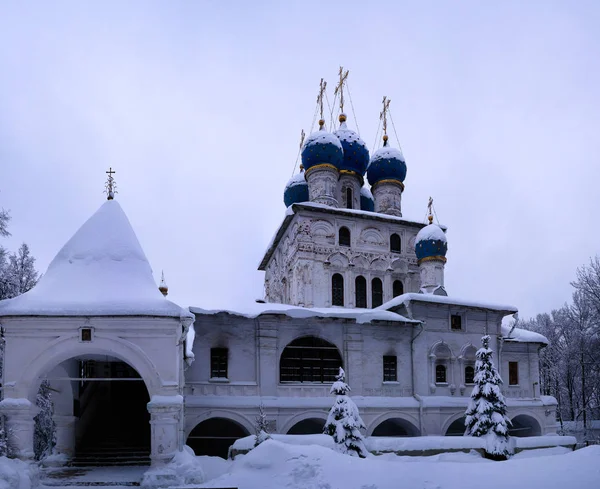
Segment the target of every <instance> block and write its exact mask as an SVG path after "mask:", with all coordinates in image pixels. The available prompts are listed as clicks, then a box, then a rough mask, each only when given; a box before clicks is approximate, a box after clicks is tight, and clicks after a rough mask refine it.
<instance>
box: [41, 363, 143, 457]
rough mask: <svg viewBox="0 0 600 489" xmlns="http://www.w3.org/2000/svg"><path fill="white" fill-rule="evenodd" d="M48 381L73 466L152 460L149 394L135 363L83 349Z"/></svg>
mask: <svg viewBox="0 0 600 489" xmlns="http://www.w3.org/2000/svg"><path fill="white" fill-rule="evenodd" d="M44 380H47V381H48V383H49V386H50V390H51V393H52V394H51V395H52V397H53V399H54V400H55V410H54V418H55V421H56V429H57V433H56V435H57V436H56V443H57V448H58V449H59V450H58V451H59V452H61V453H65V454H67V455H69V456H70V457H73V458H74V460H73V462H72V463H73V465H98V464H100V465H112V464H117V463H118V464H127V463H131V464H133V463H135V464H145V463H149V462H150V459H149V456H150V438H151V429H150V413H149V412H148V409H147V404H148V402H149V401H150V396H149V393H148V389H147V388H146V384H145V382H144V380H143V379H142V377H141V376H140V374H139V372H138V371H137V370H136V369H135V368H133V367H132V366H131V365H129V364H128V363H127V362H124V361H122V360H121V359H119V358H116V357H114V356H111V355H105V354H82V355H78V356H75V357H72V358H69V359H67V360H63V361H62V362H61V363H59V364H58V365H57V366H55V367H54V368H53V369H52V370H50V371H49V372H48V373H46V374H43V375H41V376H40V377H39V382H42V381H44ZM69 398H70V399H69Z"/></svg>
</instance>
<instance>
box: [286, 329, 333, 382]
mask: <svg viewBox="0 0 600 489" xmlns="http://www.w3.org/2000/svg"><path fill="white" fill-rule="evenodd" d="M340 367H342V357H341V356H340V352H339V351H338V349H337V348H336V347H335V345H332V344H331V343H329V342H327V341H325V340H322V339H321V338H316V337H314V336H308V337H304V338H298V339H297V340H294V341H292V342H291V343H290V344H289V345H288V346H286V347H285V349H284V350H283V353H282V354H281V363H280V364H279V380H280V382H321V383H325V382H335V376H336V375H337V374H338V372H339V368H340Z"/></svg>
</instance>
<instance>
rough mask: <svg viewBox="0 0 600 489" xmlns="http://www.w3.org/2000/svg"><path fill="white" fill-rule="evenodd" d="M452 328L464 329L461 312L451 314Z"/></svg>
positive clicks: (455, 329) (453, 329)
mask: <svg viewBox="0 0 600 489" xmlns="http://www.w3.org/2000/svg"><path fill="white" fill-rule="evenodd" d="M450 329H451V330H452V331H460V330H461V329H462V316H461V315H460V314H452V315H451V316H450Z"/></svg>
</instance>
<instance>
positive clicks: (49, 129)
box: [0, 1, 600, 317]
mask: <svg viewBox="0 0 600 489" xmlns="http://www.w3.org/2000/svg"><path fill="white" fill-rule="evenodd" d="M599 25H600V3H599V2H594V1H590V2H584V1H577V2H567V1H564V2H550V1H539V2H536V1H528V2H521V1H515V2H480V1H475V2H466V1H465V2H438V1H431V2H398V1H390V2H388V3H381V4H379V3H377V2H365V1H357V2H350V1H345V2H323V1H319V2H310V1H302V2H291V1H277V2H261V1H252V2H250V1H238V2H234V1H227V2H220V1H214V2H200V1H197V2H192V1H189V2H156V3H154V2H149V1H144V2H134V1H130V2H120V1H119V2H116V1H115V2H109V1H102V2H95V5H94V6H92V5H91V2H75V1H73V2H38V3H35V2H16V1H14V2H2V3H0V169H1V171H0V207H4V208H5V209H8V210H10V212H11V215H12V222H11V225H10V231H11V232H12V237H11V238H9V239H4V240H3V241H2V244H3V246H5V247H8V248H10V249H16V247H17V246H18V245H19V244H20V243H21V242H23V241H25V242H27V243H28V244H29V245H30V247H31V250H32V252H33V254H34V255H35V256H36V257H37V265H38V267H39V269H40V270H41V271H45V269H46V267H47V266H48V264H49V263H50V261H51V260H52V258H53V257H54V255H55V254H56V253H57V252H58V250H59V249H60V248H61V246H62V245H63V244H64V243H65V242H66V241H67V240H68V239H69V238H70V237H71V236H72V234H73V233H74V232H75V231H76V230H77V229H78V228H79V226H81V224H83V222H84V221H85V220H86V219H87V218H88V217H89V216H90V215H91V214H92V213H93V212H95V211H96V209H97V208H98V207H99V206H100V205H101V204H102V203H103V201H104V199H105V196H104V195H103V193H102V192H103V187H104V181H105V177H106V175H105V173H104V172H105V171H106V170H107V169H108V167H109V166H112V167H113V168H114V169H116V171H117V173H116V175H115V176H116V180H117V183H118V191H119V193H118V195H117V198H118V200H119V202H120V203H121V205H122V207H123V209H124V210H125V212H126V213H127V215H128V217H129V219H130V221H131V223H132V224H133V227H134V229H135V231H136V232H137V235H138V238H139V239H140V242H141V243H142V246H143V248H144V250H145V252H146V254H147V256H148V258H149V260H150V263H151V265H152V267H153V269H154V273H155V277H156V278H157V279H159V278H160V271H161V270H162V269H164V271H165V274H166V277H167V281H168V283H169V286H170V290H171V295H170V298H172V299H173V300H176V301H178V302H179V303H180V304H181V305H184V306H185V305H194V306H199V307H204V308H220V307H229V308H235V307H236V304H240V303H244V302H251V301H253V300H254V299H255V298H258V297H262V290H263V289H262V282H263V272H259V271H257V265H258V263H259V261H260V259H261V258H262V256H263V253H264V251H265V248H266V246H267V244H268V243H269V240H270V239H271V236H272V234H273V233H274V231H275V230H276V228H277V226H278V225H279V223H280V222H281V220H282V218H283V215H284V212H285V208H284V204H283V201H282V192H283V188H284V186H285V184H286V182H287V180H288V179H289V177H290V176H291V174H292V171H293V168H294V163H295V161H296V156H297V152H298V142H299V134H300V130H301V129H304V130H306V131H307V132H309V130H310V125H311V122H312V118H313V113H314V109H315V98H316V93H317V89H318V83H319V80H320V78H321V77H324V78H325V79H326V80H327V81H328V82H329V85H330V87H333V85H334V83H335V78H336V75H337V70H338V67H339V65H343V66H344V67H345V68H348V69H349V70H350V78H349V81H350V89H351V93H352V100H353V104H354V108H355V111H356V117H357V120H358V126H359V128H360V134H361V137H362V138H363V139H364V140H365V141H366V142H367V144H368V146H369V148H371V147H372V146H373V144H374V140H375V133H376V130H377V127H378V123H379V120H378V115H379V111H380V102H381V98H382V96H383V95H387V96H388V97H389V98H390V99H391V100H392V103H391V109H392V115H393V117H394V122H395V126H396V130H397V132H398V136H399V138H400V143H401V145H402V149H403V151H404V155H405V157H406V162H407V166H408V172H407V178H406V181H405V184H406V189H405V192H404V195H403V213H404V216H405V217H407V218H409V219H415V220H422V219H423V218H424V215H425V210H426V204H427V199H428V197H429V196H430V195H431V196H433V198H434V199H435V206H436V210H437V214H438V217H439V219H440V221H441V222H442V223H443V224H445V225H447V226H448V241H449V251H448V264H447V266H446V288H447V290H448V292H449V294H450V295H455V296H459V297H462V298H472V299H481V300H486V301H492V302H500V303H509V304H513V305H515V306H517V307H518V308H519V309H520V310H521V315H522V316H526V317H527V316H530V315H534V314H537V313H539V312H544V311H548V310H550V309H553V308H557V307H560V306H561V305H562V304H563V303H564V302H565V301H568V300H569V299H570V296H571V292H572V289H571V287H570V285H569V282H570V281H571V280H573V279H574V276H575V271H576V268H577V267H578V266H580V265H582V264H584V263H586V262H587V261H588V259H589V257H590V256H592V255H595V254H596V253H599V252H600V230H599V229H598V228H599V224H598V222H599V220H600V219H599V217H598V212H599V210H600V192H598V190H597V189H598V182H599V180H600V169H599V166H600V165H599V164H598V141H599V140H600V131H599V130H600V69H599V60H600V30H599V29H598V26H599ZM330 98H332V92H330ZM349 122H350V126H351V127H354V128H356V122H355V121H354V120H353V118H352V117H351V118H350V120H349ZM392 141H393V142H394V144H396V142H395V141H394V140H393V139H392Z"/></svg>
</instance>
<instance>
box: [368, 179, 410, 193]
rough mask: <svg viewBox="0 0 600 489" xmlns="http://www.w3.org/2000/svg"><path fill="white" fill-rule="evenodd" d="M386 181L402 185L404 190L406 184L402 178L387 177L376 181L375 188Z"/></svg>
mask: <svg viewBox="0 0 600 489" xmlns="http://www.w3.org/2000/svg"><path fill="white" fill-rule="evenodd" d="M384 183H392V184H395V185H398V186H399V187H400V189H401V190H402V192H404V184H403V183H402V182H401V181H400V180H395V179H393V178H385V179H383V180H379V181H378V182H375V185H373V190H374V189H376V188H377V187H378V186H379V185H382V184H384Z"/></svg>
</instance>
